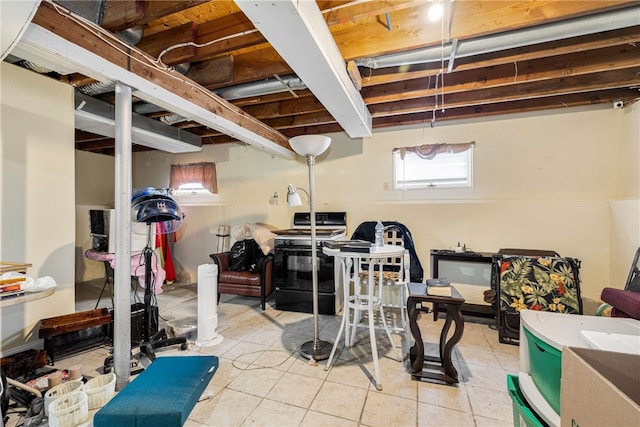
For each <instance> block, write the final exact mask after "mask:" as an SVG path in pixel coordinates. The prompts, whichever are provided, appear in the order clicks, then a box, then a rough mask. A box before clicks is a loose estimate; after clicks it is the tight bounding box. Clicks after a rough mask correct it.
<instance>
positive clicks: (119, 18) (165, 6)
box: [101, 0, 208, 32]
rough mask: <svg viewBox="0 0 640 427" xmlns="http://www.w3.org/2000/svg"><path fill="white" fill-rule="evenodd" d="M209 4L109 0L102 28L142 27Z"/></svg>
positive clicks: (185, 0) (201, 0)
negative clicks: (168, 16) (161, 18)
mask: <svg viewBox="0 0 640 427" xmlns="http://www.w3.org/2000/svg"><path fill="white" fill-rule="evenodd" d="M207 2H208V0H163V1H150V0H145V1H139V0H107V1H106V2H105V6H104V12H103V16H102V23H101V26H102V27H104V28H106V29H108V30H110V31H114V32H116V31H120V30H124V29H126V28H130V27H133V26H142V25H144V24H147V23H148V22H150V21H153V20H154V19H157V18H160V17H162V16H166V15H169V14H172V13H176V12H182V11H184V10H186V9H189V8H191V7H194V6H197V5H199V4H203V3H207Z"/></svg>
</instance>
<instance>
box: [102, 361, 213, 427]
mask: <svg viewBox="0 0 640 427" xmlns="http://www.w3.org/2000/svg"><path fill="white" fill-rule="evenodd" d="M218 366H219V360H218V357H217V356H164V357H158V358H157V359H156V360H155V361H154V362H153V363H152V364H151V365H150V366H149V367H148V368H147V369H145V370H144V371H143V372H142V373H141V374H140V375H138V376H137V377H136V378H134V379H133V380H132V381H131V382H130V383H129V384H127V386H126V387H124V388H123V389H122V390H121V391H120V392H119V393H118V394H116V395H115V396H114V397H113V399H111V400H110V401H109V402H108V403H107V404H106V405H105V406H104V407H103V408H102V409H100V410H99V411H98V412H97V413H96V415H95V416H94V419H93V425H94V426H95V427H111V426H118V427H180V426H182V425H184V423H185V422H186V420H187V418H188V417H189V414H190V413H191V410H192V409H193V407H194V406H195V404H196V403H197V402H198V399H199V398H200V395H202V392H203V391H204V390H205V388H207V385H208V384H209V381H211V378H212V377H213V375H214V374H215V372H216V370H217V369H218Z"/></svg>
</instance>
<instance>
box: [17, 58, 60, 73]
mask: <svg viewBox="0 0 640 427" xmlns="http://www.w3.org/2000/svg"><path fill="white" fill-rule="evenodd" d="M18 64H20V65H22V66H23V67H24V68H28V69H30V70H31V71H35V72H36V73H40V74H47V73H50V72H52V71H53V70H50V69H48V68H47V67H43V66H41V65H38V64H36V63H35V62H31V61H27V60H26V59H25V60H22V61H20V62H19V63H18Z"/></svg>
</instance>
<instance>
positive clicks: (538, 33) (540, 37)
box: [356, 6, 640, 69]
mask: <svg viewBox="0 0 640 427" xmlns="http://www.w3.org/2000/svg"><path fill="white" fill-rule="evenodd" d="M637 25H640V6H636V7H631V8H625V9H620V10H614V11H611V12H605V13H601V14H598V15H593V16H585V17H582V18H575V19H572V20H567V21H562V22H553V23H549V24H543V25H538V26H535V27H531V28H524V29H520V30H514V31H509V32H505V33H502V34H498V35H494V36H486V37H478V38H475V39H470V40H460V41H458V46H457V50H456V51H455V55H454V56H455V58H465V57H468V56H474V55H482V54H484V53H490V52H496V51H501V50H507V49H513V48H517V47H523V46H530V45H533V44H538V43H547V42H552V41H556V40H562V39H567V38H570V37H578V36H584V35H588V34H595V33H601V32H603V31H611V30H617V29H621V28H627V27H633V26H637ZM451 46H452V44H451V43H448V44H445V45H444V46H431V47H427V48H423V49H415V50H411V51H407V52H400V53H393V54H390V55H383V56H378V57H374V58H362V59H359V60H356V64H357V65H358V66H360V67H367V68H373V69H378V68H388V67H397V66H400V65H411V64H425V63H430V62H440V61H441V59H442V58H443V57H444V58H445V59H447V58H450V60H451V61H453V59H454V58H453V57H452V56H451V51H452V49H451Z"/></svg>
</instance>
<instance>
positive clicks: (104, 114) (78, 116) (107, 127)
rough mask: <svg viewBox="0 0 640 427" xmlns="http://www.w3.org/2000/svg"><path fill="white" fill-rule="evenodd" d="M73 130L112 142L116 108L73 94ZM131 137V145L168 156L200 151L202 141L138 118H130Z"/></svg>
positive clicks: (177, 130)
mask: <svg viewBox="0 0 640 427" xmlns="http://www.w3.org/2000/svg"><path fill="white" fill-rule="evenodd" d="M75 99H76V100H75V105H76V109H75V120H76V124H75V126H76V129H80V130H84V131H86V132H91V133H95V134H97V135H102V136H107V137H110V138H113V137H114V136H115V107H114V106H113V105H111V104H108V103H106V102H103V101H99V100H97V99H95V98H92V97H90V96H87V95H84V94H82V93H79V92H76V98H75ZM131 137H132V141H133V143H134V144H138V145H143V146H145V147H151V148H155V149H158V150H162V151H168V152H170V153H187V152H194V151H200V150H201V149H202V148H201V146H202V138H201V137H200V136H199V135H196V134H194V133H191V132H187V131H185V130H182V129H177V128H174V127H171V126H169V125H166V124H164V123H160V122H159V121H157V120H153V119H150V118H148V117H145V116H141V115H139V114H135V113H134V114H133V116H132V127H131Z"/></svg>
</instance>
